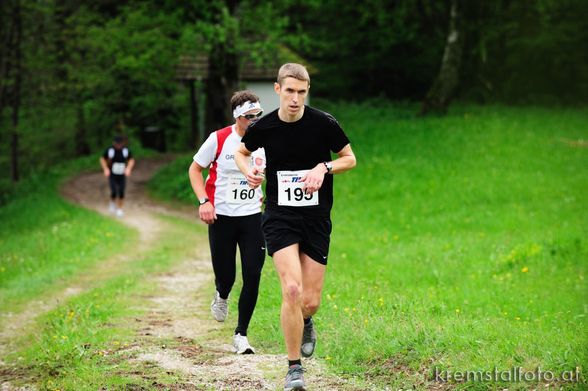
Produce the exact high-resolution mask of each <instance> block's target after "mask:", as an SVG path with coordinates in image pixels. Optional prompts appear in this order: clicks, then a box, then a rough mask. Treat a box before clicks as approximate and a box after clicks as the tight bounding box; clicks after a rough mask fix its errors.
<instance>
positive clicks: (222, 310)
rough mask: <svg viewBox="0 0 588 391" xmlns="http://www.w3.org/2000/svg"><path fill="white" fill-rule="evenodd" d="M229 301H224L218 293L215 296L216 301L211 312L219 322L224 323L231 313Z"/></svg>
mask: <svg viewBox="0 0 588 391" xmlns="http://www.w3.org/2000/svg"><path fill="white" fill-rule="evenodd" d="M227 302H228V299H222V298H221V297H220V294H219V293H218V291H217V292H216V293H215V295H214V300H213V301H212V304H210V312H212V316H213V317H214V319H216V321H217V322H224V321H225V319H226V318H227V313H228V312H229V307H228V305H227V304H228V303H227Z"/></svg>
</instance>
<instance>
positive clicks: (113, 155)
mask: <svg viewBox="0 0 588 391" xmlns="http://www.w3.org/2000/svg"><path fill="white" fill-rule="evenodd" d="M102 157H103V158H104V159H105V160H106V162H107V164H108V168H110V170H111V174H112V175H124V171H123V172H121V171H120V170H124V168H125V167H126V165H127V162H128V161H129V160H130V159H132V158H133V154H132V153H131V150H130V149H129V148H127V147H123V148H120V149H117V148H115V147H109V148H106V150H104V153H103V154H102ZM115 163H118V164H119V165H118V167H114V169H113V166H114V164H115ZM120 164H122V166H120ZM121 167H122V168H121Z"/></svg>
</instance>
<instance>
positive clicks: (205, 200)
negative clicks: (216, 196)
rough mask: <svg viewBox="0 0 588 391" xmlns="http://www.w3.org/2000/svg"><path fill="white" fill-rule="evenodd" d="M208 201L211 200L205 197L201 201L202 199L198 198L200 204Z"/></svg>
mask: <svg viewBox="0 0 588 391" xmlns="http://www.w3.org/2000/svg"><path fill="white" fill-rule="evenodd" d="M208 201H210V200H209V199H208V198H203V199H202V201H201V200H198V204H199V205H204V204H206V203H207V202H208Z"/></svg>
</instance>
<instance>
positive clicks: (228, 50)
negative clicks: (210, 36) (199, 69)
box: [206, 42, 239, 133]
mask: <svg viewBox="0 0 588 391" xmlns="http://www.w3.org/2000/svg"><path fill="white" fill-rule="evenodd" d="M229 45H230V47H227V46H229ZM238 74H239V68H238V61H237V54H236V52H235V47H234V42H230V43H229V42H226V43H224V44H223V43H218V44H215V45H214V47H213V49H212V50H211V53H210V56H209V65H208V80H207V83H206V96H207V99H206V102H207V105H206V129H207V132H208V133H211V132H213V131H215V130H217V129H221V128H223V127H225V126H227V125H228V124H229V123H231V122H232V116H231V115H230V98H231V94H232V93H233V92H234V91H235V90H236V89H237V87H238V83H239V80H238V78H239V76H238Z"/></svg>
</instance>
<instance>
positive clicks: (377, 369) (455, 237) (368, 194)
mask: <svg viewBox="0 0 588 391" xmlns="http://www.w3.org/2000/svg"><path fill="white" fill-rule="evenodd" d="M318 107H321V106H318ZM322 108H324V109H326V110H327V111H329V112H331V113H332V114H333V115H335V117H337V118H338V119H339V121H340V123H341V125H342V127H343V128H344V129H345V130H346V132H347V133H348V135H349V137H350V139H351V140H352V146H353V148H354V151H355V153H356V155H357V159H358V165H357V168H356V169H354V170H353V171H352V172H349V173H346V174H344V175H341V176H338V177H336V179H335V188H336V189H335V206H334V209H333V213H332V219H333V225H334V232H333V235H332V246H331V256H330V257H329V268H328V273H327V278H326V284H325V289H324V295H323V303H322V308H321V310H320V311H319V313H318V315H317V316H316V317H315V320H316V324H317V327H318V331H319V343H318V346H319V347H318V351H317V353H318V355H319V356H321V357H323V358H325V359H326V360H327V361H328V362H329V363H331V366H332V368H333V369H334V370H336V371H337V372H339V373H343V374H352V375H359V376H368V377H371V378H373V379H374V380H375V381H381V382H382V383H385V384H389V385H391V386H393V387H394V388H405V387H411V386H412V385H414V384H417V385H418V384H421V385H422V384H423V380H424V379H425V378H429V379H430V378H431V377H432V376H433V374H434V370H435V368H438V370H448V371H467V370H471V371H477V370H483V371H486V370H487V371H493V370H494V369H496V370H498V371H507V370H510V369H511V368H513V367H521V368H523V370H525V371H526V370H535V369H536V368H538V367H540V368H541V369H542V370H550V371H553V372H554V373H555V374H559V373H561V372H562V371H564V370H575V369H576V367H580V371H581V372H582V371H583V372H582V373H585V371H586V363H588V336H587V333H586V316H587V315H588V300H587V298H588V288H587V282H586V277H587V276H586V271H587V270H586V269H587V265H588V242H587V239H586V238H587V237H588V208H586V204H587V201H588V197H587V194H588V148H586V144H585V142H584V143H582V142H578V140H586V139H588V110H587V109H545V108H529V107H526V108H509V107H498V106H491V107H476V106H457V107H454V108H453V110H452V111H451V112H450V114H449V115H448V116H446V117H442V118H435V117H433V118H415V117H414V115H413V113H414V112H415V107H411V106H406V107H398V106H396V107H394V106H387V105H380V106H374V105H369V104H365V105H361V104H356V105H353V104H343V105H335V104H333V105H328V104H324V105H323V106H322ZM190 161H191V154H188V155H186V156H185V158H184V159H183V160H182V161H178V162H176V163H174V164H172V165H170V167H169V168H168V169H167V170H165V171H164V172H162V173H161V175H160V177H159V178H156V179H155V180H154V181H153V186H152V187H153V191H154V192H155V193H156V194H158V196H160V197H166V196H167V197H170V198H171V197H173V198H176V199H184V200H185V201H186V202H193V198H192V197H193V195H192V194H191V191H190V189H189V188H188V182H187V179H186V169H187V167H188V165H189V163H190ZM279 303H280V295H279V285H278V282H277V278H276V276H275V275H274V271H273V267H272V265H271V262H268V263H267V267H266V268H265V269H264V277H263V280H262V287H261V294H260V300H259V304H258V307H257V309H256V313H255V316H254V320H253V324H252V327H251V331H250V333H249V334H250V335H251V339H252V340H253V341H254V342H255V343H256V344H257V345H260V346H261V347H262V349H269V350H271V351H276V352H281V351H283V347H282V340H281V334H280V329H279V323H278V313H279V312H278V311H279ZM233 304H234V303H233ZM233 310H236V307H234V308H233ZM459 384H461V383H459ZM459 384H458V385H459ZM466 384H467V386H468V387H474V388H477V387H480V388H487V386H488V384H483V383H478V384H473V383H466ZM498 384H502V383H498ZM503 384H504V386H508V387H512V386H513V384H508V383H506V382H503ZM568 385H569V384H568ZM514 386H515V389H516V388H518V387H520V388H526V387H528V384H521V383H515V384H514ZM579 387H581V386H579ZM511 389H512V388H511Z"/></svg>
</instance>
